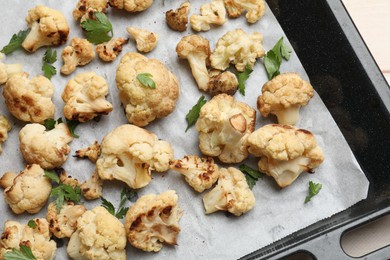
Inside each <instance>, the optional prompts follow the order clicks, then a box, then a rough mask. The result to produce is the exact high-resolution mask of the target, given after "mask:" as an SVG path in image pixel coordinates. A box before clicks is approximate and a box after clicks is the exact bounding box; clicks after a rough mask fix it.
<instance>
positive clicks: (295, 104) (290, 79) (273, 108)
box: [257, 73, 314, 125]
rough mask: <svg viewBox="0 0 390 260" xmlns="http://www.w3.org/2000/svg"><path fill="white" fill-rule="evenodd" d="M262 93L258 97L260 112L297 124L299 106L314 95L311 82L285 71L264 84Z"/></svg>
mask: <svg viewBox="0 0 390 260" xmlns="http://www.w3.org/2000/svg"><path fill="white" fill-rule="evenodd" d="M261 92H262V95H261V96H259V97H258V99H257V108H258V109H259V111H260V114H261V115H262V116H264V117H267V116H268V115H269V114H270V113H271V114H274V115H276V116H277V118H278V123H279V124H289V125H295V124H296V123H297V122H298V120H299V108H300V107H301V106H305V105H306V104H307V103H308V102H309V100H310V99H311V98H312V97H313V95H314V89H313V87H312V86H311V85H310V83H309V82H307V81H306V80H303V79H302V78H301V77H300V76H299V75H298V74H296V73H283V74H280V75H278V76H276V77H275V78H273V79H272V80H270V81H268V82H267V83H265V84H264V86H263V89H262V91H261Z"/></svg>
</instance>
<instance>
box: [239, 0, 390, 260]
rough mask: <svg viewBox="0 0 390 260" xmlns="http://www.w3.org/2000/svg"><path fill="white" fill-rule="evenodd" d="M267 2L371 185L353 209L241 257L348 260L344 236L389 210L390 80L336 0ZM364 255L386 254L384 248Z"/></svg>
mask: <svg viewBox="0 0 390 260" xmlns="http://www.w3.org/2000/svg"><path fill="white" fill-rule="evenodd" d="M267 3H268V5H269V6H270V8H271V10H272V12H273V13H274V15H275V16H276V18H277V20H278V21H279V23H280V25H281V26H282V28H283V30H284V32H285V33H286V35H287V38H288V39H289V41H290V43H291V44H292V46H293V48H294V50H295V52H296V53H297V55H298V57H299V59H300V60H301V62H302V64H303V66H304V68H305V70H306V72H307V74H308V76H309V78H310V81H311V83H312V85H313V86H314V88H315V89H316V91H317V92H318V93H319V95H320V96H321V98H322V100H323V101H324V103H325V105H326V107H327V108H328V110H329V111H330V113H331V114H332V116H333V118H334V119H335V121H336V123H337V125H338V126H339V128H340V130H341V132H342V133H343V135H344V137H345V138H346V140H347V142H348V144H349V145H350V147H351V149H352V152H353V153H354V155H355V157H356V159H357V161H358V162H359V164H360V166H361V168H362V169H363V171H364V173H365V174H366V176H367V178H368V179H369V181H370V188H369V192H368V197H367V199H365V200H363V201H361V202H359V203H357V204H356V205H354V206H353V207H351V208H349V209H347V210H345V211H343V212H341V213H338V214H336V215H334V216H333V217H331V218H328V219H325V220H322V221H320V222H317V223H315V224H313V225H311V226H309V227H307V228H305V229H302V230H300V231H298V232H295V233H294V234H292V235H290V236H288V237H285V238H284V239H282V240H280V241H277V242H275V243H273V244H272V245H270V246H267V247H264V248H261V249H259V250H257V251H256V252H253V253H251V254H249V255H247V256H244V257H243V258H242V259H279V258H285V257H286V256H289V255H290V254H292V253H294V252H302V251H304V252H308V253H309V254H310V255H311V256H312V257H313V258H314V259H336V260H337V259H352V258H351V257H349V256H347V255H346V254H345V253H344V252H343V250H342V249H341V248H340V237H341V236H342V234H343V233H344V232H345V231H346V230H348V229H350V228H352V227H356V226H358V225H362V224H364V223H367V222H369V221H371V220H373V219H375V218H378V217H380V216H382V215H385V214H388V213H390V113H389V111H390V89H389V85H388V84H387V82H386V80H385V78H384V76H383V75H382V73H381V72H380V70H379V68H378V66H377V64H376V63H375V61H374V59H373V57H372V55H371V54H370V52H369V51H368V49H367V46H366V45H365V44H364V42H363V40H362V38H361V36H360V35H359V33H358V31H357V29H356V28H355V26H354V24H353V22H352V20H351V18H350V17H349V15H348V13H347V11H346V10H345V8H344V6H343V4H342V2H341V0H267ZM380 38H381V36H380V35H378V40H380ZM318 120H321V118H318ZM343 185H348V183H344V184H343ZM259 239H261V238H259ZM295 259H299V257H297V258H295ZM364 259H390V247H386V248H384V249H381V250H379V251H377V252H374V253H372V254H370V255H367V256H365V257H364Z"/></svg>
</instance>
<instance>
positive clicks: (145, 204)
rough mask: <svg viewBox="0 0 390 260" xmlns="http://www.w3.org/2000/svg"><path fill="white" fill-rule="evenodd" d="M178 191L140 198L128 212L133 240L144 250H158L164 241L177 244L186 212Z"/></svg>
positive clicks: (128, 222) (127, 232)
mask: <svg viewBox="0 0 390 260" xmlns="http://www.w3.org/2000/svg"><path fill="white" fill-rule="evenodd" d="M177 200H178V197H177V195H176V192H175V191H174V190H168V191H166V192H163V193H161V194H159V195H156V194H148V195H144V196H142V197H141V198H139V199H138V200H137V202H136V203H135V204H134V205H133V206H132V207H131V208H130V209H129V210H128V211H127V214H126V223H125V228H126V234H127V240H128V241H129V243H130V244H131V245H132V246H134V247H137V248H139V249H142V250H144V251H154V252H158V251H160V250H161V248H162V246H163V244H162V243H164V242H165V243H167V244H169V245H176V241H177V236H178V234H179V232H180V226H179V220H180V218H181V216H182V214H183V212H182V211H181V210H180V208H179V206H178V205H177Z"/></svg>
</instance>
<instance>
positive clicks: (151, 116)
mask: <svg viewBox="0 0 390 260" xmlns="http://www.w3.org/2000/svg"><path fill="white" fill-rule="evenodd" d="M148 73H149V74H150V75H151V76H150V79H152V80H153V81H154V83H155V85H156V88H154V89H151V88H149V87H148V86H144V85H142V83H141V82H140V81H139V80H138V79H137V76H138V75H140V74H143V75H145V74H148ZM116 85H117V87H118V89H119V97H120V99H121V101H122V104H123V106H124V108H125V113H126V117H127V120H128V121H129V123H131V124H134V125H137V126H146V125H148V124H149V123H150V122H152V121H153V120H155V119H156V118H162V117H165V116H167V115H169V114H170V113H171V112H172V111H173V110H174V109H175V106H176V100H177V98H178V97H179V83H178V80H177V79H176V77H175V76H174V75H173V74H172V73H171V72H170V71H169V70H168V69H167V68H166V67H165V66H164V65H163V64H162V63H161V62H160V61H158V60H156V59H148V58H147V57H145V56H143V55H141V54H139V53H134V52H129V53H127V54H125V55H124V56H123V57H122V59H121V62H120V64H119V65H118V68H117V71H116Z"/></svg>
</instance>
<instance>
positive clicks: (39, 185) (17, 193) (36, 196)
mask: <svg viewBox="0 0 390 260" xmlns="http://www.w3.org/2000/svg"><path fill="white" fill-rule="evenodd" d="M44 174H45V172H44V170H43V169H42V168H41V167H40V166H39V165H38V164H33V165H28V166H27V167H26V169H24V170H23V171H21V172H20V173H19V174H18V175H17V176H16V177H15V178H14V179H13V181H12V185H11V186H8V187H6V186H5V185H4V187H3V188H5V190H4V197H5V201H6V202H7V204H8V205H9V206H10V207H11V209H12V211H13V212H14V213H15V214H21V213H23V212H25V211H27V212H28V213H30V214H35V213H38V212H39V211H40V210H41V209H42V208H43V206H45V204H46V202H47V200H48V199H49V195H50V192H51V182H50V180H49V179H48V178H46V177H45V176H44ZM5 184H9V182H5Z"/></svg>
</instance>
